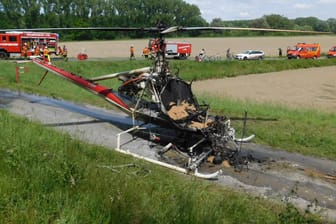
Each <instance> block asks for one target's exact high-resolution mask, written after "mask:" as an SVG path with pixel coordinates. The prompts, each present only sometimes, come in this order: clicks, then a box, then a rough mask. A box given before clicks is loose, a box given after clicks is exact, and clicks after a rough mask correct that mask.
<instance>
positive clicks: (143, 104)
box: [33, 27, 254, 179]
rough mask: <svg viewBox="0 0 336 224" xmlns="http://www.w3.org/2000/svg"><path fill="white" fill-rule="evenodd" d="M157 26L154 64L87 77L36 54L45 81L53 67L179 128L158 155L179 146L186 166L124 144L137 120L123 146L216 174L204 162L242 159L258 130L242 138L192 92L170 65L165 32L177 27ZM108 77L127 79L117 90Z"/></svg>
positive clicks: (148, 119)
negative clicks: (244, 146) (244, 148)
mask: <svg viewBox="0 0 336 224" xmlns="http://www.w3.org/2000/svg"><path fill="white" fill-rule="evenodd" d="M157 30H158V33H159V37H158V38H156V39H155V41H156V43H155V49H154V51H155V58H154V63H153V66H151V67H144V68H139V69H135V70H131V71H125V72H117V73H113V74H108V75H103V76H99V77H95V78H84V77H81V76H78V75H75V74H73V73H71V72H67V71H65V70H63V69H61V68H58V67H56V66H54V65H52V64H50V63H48V62H47V61H45V60H44V59H43V58H34V59H33V62H34V63H35V64H37V65H39V66H40V67H42V68H43V69H46V70H47V71H46V73H45V74H44V76H43V77H42V79H41V82H42V81H43V79H44V77H45V76H46V74H47V73H48V71H50V72H52V73H54V74H56V75H58V76H60V77H62V78H65V79H67V80H68V81H70V82H73V83H74V84H76V85H78V86H80V87H82V88H84V89H87V90H89V91H90V92H92V93H94V94H97V95H99V96H101V97H103V98H104V99H105V100H107V101H108V102H110V103H112V104H113V105H115V106H117V107H118V108H119V109H121V110H122V111H123V112H125V113H127V114H128V115H130V116H131V117H132V118H133V120H141V121H143V122H145V123H151V124H156V125H158V126H160V127H164V128H169V129H172V130H174V131H175V137H174V138H172V139H173V140H171V141H168V142H166V141H164V140H162V142H159V143H160V144H161V145H162V146H163V147H162V149H161V150H160V151H159V152H158V155H160V156H164V155H165V154H166V153H167V152H168V151H170V150H174V151H177V152H179V154H181V155H183V156H184V157H185V158H187V162H186V163H184V164H183V167H181V166H177V167H174V165H172V164H169V163H166V162H160V161H156V160H152V159H149V158H145V157H142V156H139V155H137V154H134V153H131V152H128V151H123V150H121V149H120V136H121V134H123V133H128V132H132V131H135V130H136V129H139V128H141V127H139V126H136V125H134V127H133V128H131V129H129V130H126V131H123V132H122V133H120V134H119V135H118V140H117V141H118V145H117V150H118V151H121V152H124V153H127V154H132V155H133V156H136V157H140V158H142V159H145V160H149V161H150V162H154V163H158V164H160V165H164V166H167V167H169V168H174V169H176V170H178V171H181V172H184V173H192V174H194V175H196V176H198V177H202V178H208V179H211V178H214V177H216V176H217V175H218V174H219V173H220V171H217V172H215V173H209V174H202V173H199V172H198V168H199V167H200V166H201V165H202V164H203V163H204V162H205V161H211V162H212V163H214V164H221V163H223V162H224V161H226V162H228V163H229V164H230V165H237V164H238V163H241V161H238V160H239V152H240V149H241V143H245V142H249V141H251V140H252V139H253V138H254V135H250V136H248V137H242V138H237V137H236V133H235V129H234V128H233V127H232V126H231V120H230V118H229V117H228V116H219V115H211V114H210V113H209V105H207V104H199V103H198V101H197V99H196V97H195V95H194V94H193V92H192V88H191V83H188V82H186V81H184V80H182V79H181V78H180V77H179V75H178V74H176V73H173V72H172V71H171V70H170V68H169V61H168V60H166V58H165V47H166V42H165V40H164V38H163V35H164V34H165V33H168V32H171V31H175V30H176V28H168V29H166V28H165V29H163V28H160V27H159V28H157ZM106 79H118V80H120V81H121V82H122V83H121V85H120V86H119V88H118V89H117V90H113V89H111V88H109V87H106V86H103V85H101V84H99V83H98V82H99V81H102V80H106ZM41 82H40V83H41ZM243 119H244V127H243V131H242V132H243V133H242V135H244V134H245V133H244V132H245V125H246V120H247V118H246V113H245V118H243ZM152 140H153V139H152ZM245 162H246V161H245Z"/></svg>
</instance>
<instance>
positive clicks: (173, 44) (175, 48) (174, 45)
mask: <svg viewBox="0 0 336 224" xmlns="http://www.w3.org/2000/svg"><path fill="white" fill-rule="evenodd" d="M148 45H149V48H150V49H151V51H152V52H156V51H157V50H159V49H160V43H158V41H157V39H150V40H149V44H148ZM191 48H192V45H191V43H188V42H180V41H167V42H166V50H165V56H166V58H175V59H187V58H188V57H189V56H190V55H191Z"/></svg>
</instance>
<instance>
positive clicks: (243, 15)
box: [239, 12, 250, 18]
mask: <svg viewBox="0 0 336 224" xmlns="http://www.w3.org/2000/svg"><path fill="white" fill-rule="evenodd" d="M239 16H240V17H241V18H248V17H250V14H249V13H248V12H240V13H239Z"/></svg>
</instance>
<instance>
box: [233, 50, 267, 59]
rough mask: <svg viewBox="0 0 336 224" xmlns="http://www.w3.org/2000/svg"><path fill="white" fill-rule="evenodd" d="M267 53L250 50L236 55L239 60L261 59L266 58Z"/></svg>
mask: <svg viewBox="0 0 336 224" xmlns="http://www.w3.org/2000/svg"><path fill="white" fill-rule="evenodd" d="M264 57H265V53H264V52H263V51H259V50H248V51H244V52H242V53H240V54H236V55H235V56H234V58H235V59H238V60H260V59H264Z"/></svg>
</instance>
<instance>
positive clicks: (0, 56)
mask: <svg viewBox="0 0 336 224" xmlns="http://www.w3.org/2000/svg"><path fill="white" fill-rule="evenodd" d="M7 58H8V55H7V53H6V52H4V51H0V59H2V60H3V59H7Z"/></svg>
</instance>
